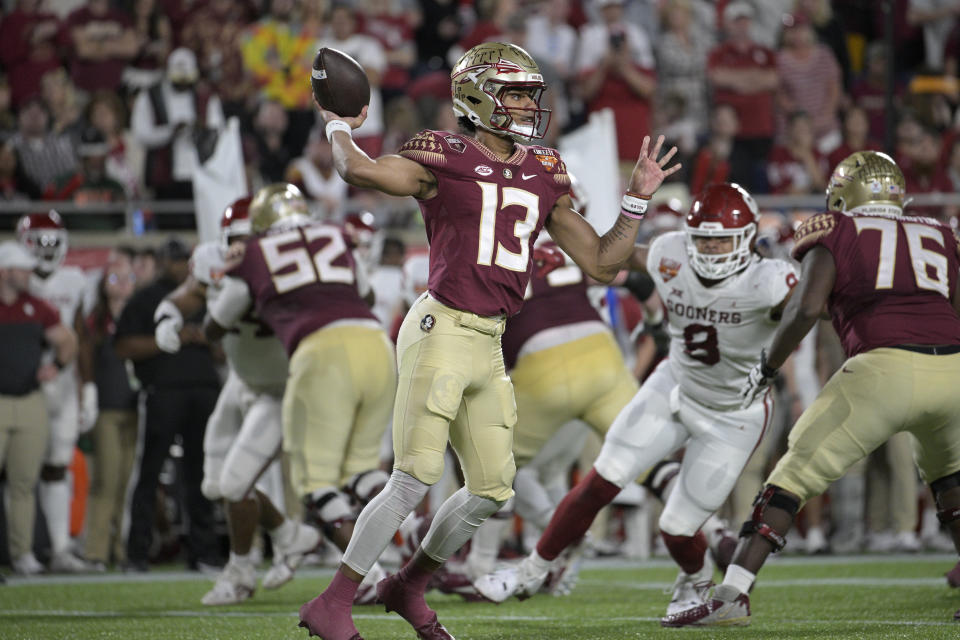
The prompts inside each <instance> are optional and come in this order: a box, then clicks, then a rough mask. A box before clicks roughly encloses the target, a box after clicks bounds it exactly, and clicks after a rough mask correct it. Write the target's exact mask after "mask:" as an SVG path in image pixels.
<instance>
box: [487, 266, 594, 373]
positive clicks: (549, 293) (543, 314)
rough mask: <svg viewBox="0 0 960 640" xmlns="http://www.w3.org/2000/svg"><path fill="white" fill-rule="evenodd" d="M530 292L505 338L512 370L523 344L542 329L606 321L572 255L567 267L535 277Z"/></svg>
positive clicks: (508, 363)
mask: <svg viewBox="0 0 960 640" xmlns="http://www.w3.org/2000/svg"><path fill="white" fill-rule="evenodd" d="M527 292H528V297H527V299H526V300H525V301H524V303H523V307H522V308H521V309H520V312H519V313H518V314H517V315H515V316H513V317H512V318H510V320H509V321H508V322H507V330H506V331H504V333H503V337H502V338H501V340H502V342H503V359H504V361H505V362H506V365H507V369H508V370H509V369H512V368H513V367H514V365H515V364H516V363H517V358H518V356H519V354H520V350H521V349H522V348H523V345H524V344H526V342H527V341H528V340H529V339H530V338H532V337H533V336H535V335H536V334H538V333H540V332H541V331H545V330H547V329H553V328H556V327H562V326H565V325H572V324H575V323H579V322H591V321H594V322H598V323H602V322H603V320H601V318H600V314H599V313H597V310H596V309H594V308H593V305H591V304H590V300H589V299H588V298H587V280H586V278H585V277H584V275H583V271H581V270H580V267H578V266H577V265H576V264H574V263H573V262H572V261H570V260H569V258H568V262H567V264H566V265H565V266H563V267H560V268H558V269H554V270H553V271H551V272H550V273H548V274H547V275H546V277H543V278H538V277H536V276H531V277H530V284H529V286H528V287H527ZM591 333H593V332H591ZM581 337H582V336H581Z"/></svg>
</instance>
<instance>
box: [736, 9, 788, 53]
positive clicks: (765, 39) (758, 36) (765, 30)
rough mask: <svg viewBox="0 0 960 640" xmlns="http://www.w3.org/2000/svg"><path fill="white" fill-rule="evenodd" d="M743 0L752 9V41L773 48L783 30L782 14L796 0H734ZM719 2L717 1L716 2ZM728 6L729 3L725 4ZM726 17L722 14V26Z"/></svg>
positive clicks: (786, 11)
mask: <svg viewBox="0 0 960 640" xmlns="http://www.w3.org/2000/svg"><path fill="white" fill-rule="evenodd" d="M734 1H745V2H746V3H747V4H750V5H752V9H753V29H752V36H753V41H754V42H756V43H757V44H759V45H761V46H763V47H766V48H768V49H775V48H776V47H777V44H778V43H779V42H780V33H781V31H782V30H783V15H784V14H785V13H790V12H791V11H793V10H794V6H795V5H796V0H734ZM717 4H719V3H717ZM727 6H730V3H728V4H727ZM726 25H727V17H726V15H725V14H724V15H723V26H724V27H726Z"/></svg>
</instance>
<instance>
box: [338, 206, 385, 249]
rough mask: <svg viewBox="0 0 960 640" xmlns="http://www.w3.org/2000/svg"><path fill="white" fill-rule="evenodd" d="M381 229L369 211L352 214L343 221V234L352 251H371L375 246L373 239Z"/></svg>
mask: <svg viewBox="0 0 960 640" xmlns="http://www.w3.org/2000/svg"><path fill="white" fill-rule="evenodd" d="M377 231H379V229H378V228H377V225H376V219H375V218H374V217H373V214H372V213H370V212H369V211H363V212H361V213H351V214H350V215H348V216H347V217H346V218H344V219H343V232H344V234H345V235H346V236H347V242H348V244H349V246H350V248H351V249H359V248H365V249H369V248H370V246H371V245H372V244H373V237H374V235H376V233H377Z"/></svg>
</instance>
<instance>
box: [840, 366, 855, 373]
mask: <svg viewBox="0 0 960 640" xmlns="http://www.w3.org/2000/svg"><path fill="white" fill-rule="evenodd" d="M841 371H843V372H844V373H853V371H851V370H850V369H847V368H846V367H844V368H843V369H841Z"/></svg>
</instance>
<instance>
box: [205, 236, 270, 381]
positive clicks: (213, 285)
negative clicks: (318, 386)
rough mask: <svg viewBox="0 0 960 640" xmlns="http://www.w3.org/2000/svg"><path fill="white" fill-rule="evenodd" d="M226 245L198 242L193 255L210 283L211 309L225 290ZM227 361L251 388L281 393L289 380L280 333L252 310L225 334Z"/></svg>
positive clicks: (208, 294) (208, 300) (207, 282)
mask: <svg viewBox="0 0 960 640" xmlns="http://www.w3.org/2000/svg"><path fill="white" fill-rule="evenodd" d="M225 270H226V265H225V264H224V262H223V248H222V245H221V244H220V243H219V242H204V243H202V244H198V245H197V246H196V248H195V249H194V250H193V255H191V256H190V272H191V273H192V274H193V277H194V278H196V279H197V280H198V281H200V282H202V283H203V284H204V285H206V288H207V308H208V309H213V307H214V306H215V304H216V301H217V298H218V297H219V296H220V294H221V293H222V291H223V275H224V272H225ZM223 351H224V353H225V354H226V356H227V362H228V363H229V364H230V367H231V368H232V369H233V370H234V371H235V372H236V374H237V376H238V377H239V378H240V379H241V380H242V381H243V382H244V383H246V385H247V386H248V387H250V388H251V389H253V390H254V391H257V392H262V393H273V394H279V393H281V392H282V391H283V385H284V384H285V383H286V381H287V354H286V353H285V352H284V350H283V345H281V344H280V341H279V340H277V337H276V335H274V333H273V331H272V330H271V329H270V327H268V326H267V325H266V324H265V323H263V322H261V321H260V319H259V318H257V316H256V314H255V313H254V311H253V310H252V309H251V310H249V311H248V312H247V313H245V314H244V315H243V317H241V318H240V320H238V321H237V322H236V323H235V324H234V325H233V326H231V327H229V332H228V333H227V334H226V335H225V336H223Z"/></svg>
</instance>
